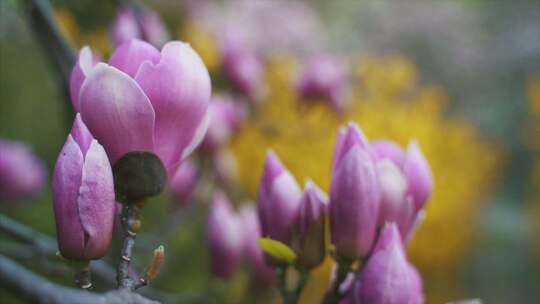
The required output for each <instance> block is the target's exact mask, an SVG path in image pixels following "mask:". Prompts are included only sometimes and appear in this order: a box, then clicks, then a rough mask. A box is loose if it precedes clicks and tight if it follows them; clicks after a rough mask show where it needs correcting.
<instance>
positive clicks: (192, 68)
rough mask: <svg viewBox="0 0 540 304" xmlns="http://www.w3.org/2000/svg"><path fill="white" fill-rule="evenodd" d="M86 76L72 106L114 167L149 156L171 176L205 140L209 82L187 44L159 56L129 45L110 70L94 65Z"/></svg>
mask: <svg viewBox="0 0 540 304" xmlns="http://www.w3.org/2000/svg"><path fill="white" fill-rule="evenodd" d="M81 66H82V65H81ZM75 76H76V74H73V75H72V78H73V77H75ZM84 77H85V78H84V81H83V82H82V86H81V87H80V92H79V94H78V99H77V100H74V104H78V105H79V106H78V109H79V111H80V113H81V117H82V119H83V121H84V123H85V124H86V125H87V126H88V128H89V129H90V131H91V132H92V134H93V135H94V136H95V137H96V139H98V140H99V142H100V143H101V144H102V145H103V146H104V147H105V150H106V151H107V154H108V156H109V159H110V160H111V162H112V163H114V162H116V161H117V160H118V159H119V158H121V157H122V156H123V155H124V154H126V153H127V152H130V151H137V150H138V151H141V150H142V151H150V152H153V153H155V154H156V155H158V156H159V158H160V159H161V161H162V162H163V163H164V165H165V167H166V168H167V169H168V170H169V172H171V171H172V170H173V169H174V168H175V167H176V166H178V165H179V164H180V162H181V161H182V160H184V159H185V158H186V157H188V156H189V155H190V154H191V152H192V151H193V150H194V149H195V148H196V147H197V146H198V145H199V143H200V142H201V140H202V139H203V137H204V134H205V132H206V129H207V126H208V122H209V116H208V115H207V112H208V111H207V108H208V101H209V99H210V78H209V76H208V71H207V70H206V67H205V66H204V64H203V62H202V60H201V58H200V57H199V55H197V53H196V52H195V51H194V50H193V49H192V48H191V47H190V46H189V45H188V44H186V43H183V42H179V41H173V42H169V43H167V44H166V45H165V46H164V47H163V49H162V51H161V53H160V52H159V51H158V50H157V49H155V48H154V47H153V46H152V45H150V44H148V43H146V42H143V41H140V40H130V41H128V42H126V43H124V44H122V45H121V46H120V47H119V48H118V49H117V50H116V51H115V52H114V53H113V55H112V56H111V58H110V60H109V65H108V64H105V63H98V64H97V65H96V66H95V67H94V68H93V69H91V71H90V72H89V73H87V74H85V75H84ZM75 87H76V86H75ZM72 90H73V87H72ZM72 92H73V91H72ZM72 95H75V96H77V94H76V93H75V94H72Z"/></svg>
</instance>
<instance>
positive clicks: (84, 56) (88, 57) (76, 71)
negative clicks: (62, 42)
mask: <svg viewBox="0 0 540 304" xmlns="http://www.w3.org/2000/svg"><path fill="white" fill-rule="evenodd" d="M98 61H99V60H98V58H97V56H94V55H93V54H92V50H91V49H90V47H88V46H85V47H83V48H82V49H81V51H80V52H79V59H78V61H77V62H76V63H75V66H73V70H72V71H71V77H70V79H69V93H70V96H71V103H72V104H73V109H74V110H75V112H79V110H80V102H79V92H80V90H81V86H82V84H83V82H84V80H85V79H86V77H88V74H90V72H91V71H92V68H93V67H94V66H95V65H96V64H97V63H98Z"/></svg>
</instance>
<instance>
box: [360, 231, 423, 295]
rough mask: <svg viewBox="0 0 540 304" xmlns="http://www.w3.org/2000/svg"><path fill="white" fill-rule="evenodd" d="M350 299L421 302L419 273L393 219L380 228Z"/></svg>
mask: <svg viewBox="0 0 540 304" xmlns="http://www.w3.org/2000/svg"><path fill="white" fill-rule="evenodd" d="M353 303H370V304H403V303H408V304H420V303H423V295H422V291H421V280H420V277H419V275H418V272H416V271H415V269H414V268H413V267H412V266H411V265H410V264H409V262H408V261H407V258H406V256H405V252H404V249H403V244H402V242H401V237H400V235H399V232H398V229H397V227H396V225H395V224H394V223H388V224H386V225H385V226H384V228H383V229H382V231H381V235H380V237H379V240H378V241H377V245H376V246H375V249H374V250H373V255H372V256H371V257H370V258H369V260H368V261H367V263H366V265H365V266H364V268H363V269H362V272H361V273H360V274H359V277H358V280H357V282H356V284H355V287H354V290H353Z"/></svg>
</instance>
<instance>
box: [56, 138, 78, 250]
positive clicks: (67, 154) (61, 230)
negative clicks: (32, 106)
mask: <svg viewBox="0 0 540 304" xmlns="http://www.w3.org/2000/svg"><path fill="white" fill-rule="evenodd" d="M82 167H83V154H82V152H81V149H80V148H79V145H77V143H76V142H75V140H74V139H73V137H72V136H71V135H68V138H67V141H66V143H65V144H64V147H63V148H62V151H61V152H60V155H59V156H58V160H57V161H56V166H55V168H54V176H53V193H54V195H53V197H54V216H55V219H56V233H57V235H58V246H59V248H60V252H62V255H63V256H64V257H65V258H68V259H70V258H75V259H80V258H82V256H80V253H81V252H82V249H83V248H84V233H83V229H82V225H81V221H80V219H79V210H78V207H77V204H76V201H77V197H78V195H79V187H80V185H81V176H82V174H81V172H82V170H81V168H82Z"/></svg>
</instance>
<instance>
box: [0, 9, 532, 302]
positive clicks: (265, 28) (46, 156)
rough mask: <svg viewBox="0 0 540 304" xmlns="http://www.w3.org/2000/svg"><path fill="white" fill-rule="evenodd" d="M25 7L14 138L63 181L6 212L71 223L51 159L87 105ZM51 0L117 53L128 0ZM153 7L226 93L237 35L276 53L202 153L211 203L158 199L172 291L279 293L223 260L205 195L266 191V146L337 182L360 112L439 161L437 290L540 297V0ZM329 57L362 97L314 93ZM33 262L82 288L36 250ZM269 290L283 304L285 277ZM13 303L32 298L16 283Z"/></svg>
mask: <svg viewBox="0 0 540 304" xmlns="http://www.w3.org/2000/svg"><path fill="white" fill-rule="evenodd" d="M23 2H24V1H17V0H5V1H2V2H0V137H1V138H2V139H9V140H15V141H21V142H24V143H25V144H27V145H28V146H29V147H31V149H33V151H34V152H35V153H36V155H37V156H38V157H39V158H40V159H42V161H43V163H44V165H45V167H46V169H47V172H48V175H47V180H48V182H46V184H45V186H44V188H43V190H42V191H39V192H38V193H37V194H35V195H33V196H31V197H29V198H23V199H20V200H16V201H15V200H13V199H9V198H7V199H6V198H2V203H1V205H0V211H1V212H2V213H3V214H6V215H8V216H10V217H12V218H14V219H17V220H18V221H20V222H22V223H25V224H27V225H30V226H31V227H33V228H35V229H36V230H39V231H41V232H43V233H46V234H49V235H51V236H54V233H55V229H54V220H53V215H52V195H51V187H50V180H51V172H52V170H53V168H54V162H55V160H56V157H57V154H58V152H59V151H60V149H61V147H62V145H63V143H64V141H65V138H66V136H67V133H68V128H69V127H70V125H71V118H69V119H66V117H70V115H71V111H72V110H71V108H70V107H69V102H68V101H66V100H65V98H64V92H63V91H62V90H61V88H60V87H59V86H58V82H57V76H56V74H55V69H54V68H53V67H52V65H51V63H50V62H49V61H48V59H47V56H46V54H45V52H44V51H43V50H44V49H43V48H42V47H41V46H40V45H39V44H38V43H37V41H36V39H35V35H34V33H33V32H32V30H31V28H30V27H28V22H27V20H26V18H27V15H26V14H25V11H24V5H23ZM120 2H122V1H120ZM51 3H52V5H53V7H54V17H55V19H56V20H57V22H58V24H59V26H60V29H61V32H62V33H63V34H64V35H65V37H66V38H67V40H68V41H69V43H70V44H71V45H72V46H73V47H74V48H75V49H79V48H81V47H82V46H84V45H87V44H88V45H90V46H91V47H92V48H93V49H94V50H97V51H99V52H100V53H101V55H102V57H103V58H104V59H106V58H108V56H109V54H110V53H111V51H112V50H113V49H114V47H113V45H114V44H113V42H112V40H111V35H110V27H111V24H112V23H113V20H114V18H115V16H116V14H117V9H118V8H119V5H120V3H119V2H117V1H104V0H80V1H67V0H66V1H60V0H55V1H51ZM141 3H142V4H144V5H145V6H146V7H148V8H151V9H152V10H155V11H156V12H157V13H158V14H159V15H160V16H161V18H162V20H163V23H164V25H165V27H166V29H167V31H168V35H169V37H170V38H171V39H180V40H184V41H188V42H190V43H191V44H192V46H193V47H194V48H195V49H196V50H197V51H198V52H199V54H200V55H201V56H202V58H203V60H204V61H205V63H206V64H207V66H208V69H209V71H210V74H211V78H212V85H213V91H214V94H217V95H223V94H226V93H228V92H230V91H233V90H232V89H231V87H232V85H231V81H230V80H229V79H227V77H226V75H224V73H223V71H222V69H221V68H220V67H221V65H222V61H223V47H222V44H223V43H222V41H223V36H227V35H231V34H230V33H234V35H233V36H234V37H235V39H236V37H239V38H237V39H239V40H241V41H242V46H243V47H245V48H246V49H247V50H249V51H250V52H252V53H253V54H255V55H256V56H257V58H259V59H260V61H261V63H262V72H261V76H260V80H259V81H258V82H257V83H256V84H255V86H256V89H254V90H253V92H251V93H250V94H251V95H250V96H248V97H249V98H248V99H250V100H252V101H251V102H250V103H249V106H248V108H249V111H248V112H249V115H248V118H247V119H246V120H245V121H244V122H243V123H242V125H241V126H240V127H239V128H238V129H237V130H235V131H234V132H233V134H231V136H230V138H228V139H227V141H226V142H224V143H223V144H222V145H221V146H220V148H219V152H218V153H216V152H215V151H213V152H212V153H210V152H207V151H205V149H199V150H200V151H199V152H198V153H197V155H196V156H195V157H194V161H195V163H196V164H197V166H198V168H199V172H200V173H199V174H200V178H199V180H198V181H199V182H198V185H197V189H196V192H197V193H199V194H198V195H193V197H195V198H199V199H193V202H191V203H189V204H185V203H179V202H178V200H180V199H178V198H177V197H175V196H174V195H173V194H170V193H166V194H164V195H162V196H161V197H159V198H157V199H155V201H156V202H155V203H152V206H151V207H148V208H147V210H146V209H145V213H144V214H143V222H144V224H143V226H144V227H143V233H141V236H140V239H139V241H138V243H137V246H136V249H135V251H136V254H137V255H138V254H140V255H141V256H140V257H138V258H137V260H138V261H140V263H141V265H140V267H143V266H144V261H146V260H147V259H148V257H147V255H148V252H149V251H150V250H151V249H152V248H155V247H156V246H157V245H159V244H161V243H163V244H165V246H166V248H167V252H168V254H167V261H166V263H167V264H166V267H165V270H164V271H163V272H162V273H161V274H160V275H159V277H158V279H157V281H156V282H155V284H153V285H154V286H155V287H156V288H159V289H161V290H164V291H167V292H171V293H172V292H185V293H187V294H192V295H204V296H205V298H206V299H207V300H208V301H209V302H211V303H238V302H245V303H255V302H253V301H254V300H253V299H259V300H260V299H262V298H257V296H258V295H257V294H259V296H260V294H263V291H261V290H257V294H255V295H253V294H250V293H253V290H251V289H250V288H249V286H250V279H249V275H248V272H247V271H244V270H242V271H239V272H238V274H235V276H234V277H233V278H232V279H230V280H228V281H223V280H220V279H217V278H214V277H213V276H212V275H211V274H210V273H209V272H208V253H207V249H206V245H205V243H204V241H203V239H204V238H203V235H204V226H205V222H206V215H207V208H208V199H204V198H205V197H206V198H208V197H209V196H210V194H211V193H212V192H213V191H214V190H215V189H216V188H221V189H224V190H225V191H226V192H227V193H228V195H229V196H230V198H231V201H232V202H233V204H235V205H236V206H239V205H241V204H245V203H246V202H249V201H254V200H256V192H257V186H258V182H259V177H260V174H261V172H262V163H263V159H264V154H265V151H266V149H267V148H272V149H274V151H276V153H277V154H278V155H279V156H280V158H281V159H282V160H283V162H284V163H285V165H286V166H287V167H288V168H289V169H290V170H291V171H292V172H293V174H294V175H295V176H296V178H297V179H298V181H299V182H300V183H303V181H304V180H305V179H306V178H308V177H309V178H311V179H313V180H314V181H315V182H316V183H317V184H318V185H320V186H321V188H322V189H324V190H325V191H327V190H328V184H329V173H330V159H331V153H332V150H333V144H334V141H335V134H336V132H337V129H338V128H339V127H340V126H342V125H344V124H345V123H346V122H347V121H349V120H354V121H356V122H358V123H359V125H360V126H361V127H362V128H363V130H364V131H365V132H366V134H367V135H368V137H369V138H371V139H378V138H390V139H392V140H395V141H397V142H399V143H400V144H402V145H405V144H406V143H407V142H408V141H409V139H412V138H415V139H417V140H418V142H419V144H420V145H421V147H422V150H423V151H424V153H425V154H426V156H427V158H428V160H429V162H430V164H431V166H432V170H433V173H434V177H435V191H434V194H433V196H432V198H431V200H430V202H429V205H428V207H427V217H426V220H425V222H424V223H423V225H422V226H421V227H420V230H419V231H418V232H417V234H416V235H415V237H414V239H413V240H412V243H411V244H410V246H409V249H408V252H409V256H410V259H411V260H412V262H413V263H414V264H415V265H416V266H417V267H418V268H419V270H420V271H421V273H422V275H423V278H424V284H425V287H424V289H425V292H426V296H427V303H446V302H447V301H450V300H455V299H461V298H481V299H483V300H484V302H485V303H538V302H539V301H540V289H539V288H538V286H540V2H539V1H535V0H529V1H526V0H516V1H503V0H500V1H499V0H454V1H450V0H448V1H426V0H407V1H384V0H374V1H367V0H361V1H353V0H339V1H323V0H319V1H281V0H251V1H247V0H239V1H196V0H192V1H167V0H157V1H142V2H141ZM321 53H324V54H331V55H332V56H334V57H335V58H337V60H338V61H339V62H340V64H341V65H342V66H343V68H344V70H345V74H346V80H344V81H345V82H346V83H347V89H346V93H345V95H344V97H343V100H345V101H346V104H347V107H346V108H345V109H339V110H336V109H335V108H333V107H332V106H329V105H328V104H325V103H309V104H306V103H302V102H301V101H300V100H299V99H300V98H299V96H298V94H297V92H296V85H295V79H297V78H298V77H299V76H298V75H299V73H300V71H301V70H302V67H303V65H304V63H305V62H306V60H307V59H308V58H310V57H312V56H314V55H318V54H321ZM244 94H245V95H249V94H247V93H245V92H244ZM0 157H1V156H0ZM201 198H202V199H201ZM186 205H187V206H186ZM171 210H172V211H171ZM0 240H1V241H2V242H3V244H2V245H1V246H0V251H1V252H2V253H3V254H9V252H14V251H13V250H11V251H10V246H12V245H13V246H15V245H14V244H12V243H11V242H10V241H9V239H7V238H6V237H5V236H0ZM19 259H20V262H21V263H23V264H24V265H26V266H28V267H30V268H31V269H32V270H34V271H36V272H38V273H40V274H42V275H45V276H47V277H48V278H50V279H51V280H55V281H58V282H60V283H64V284H67V285H69V284H70V280H69V278H67V277H62V276H60V275H58V273H57V272H55V271H52V270H51V269H52V268H54V267H49V268H48V267H43V263H40V261H39V260H37V259H35V258H34V257H30V258H24V257H19ZM329 269H330V262H329V261H328V262H326V263H324V264H323V265H322V266H321V267H320V269H317V270H316V271H315V273H314V279H313V280H312V281H311V282H310V283H309V286H308V288H307V290H306V292H305V294H304V295H303V301H304V303H314V301H315V300H314V299H316V298H317V297H318V296H320V294H321V292H322V290H324V288H323V287H324V286H327V284H328V283H327V282H328V274H329ZM97 288H98V290H100V288H104V287H102V286H100V285H99V283H98V284H97ZM265 290H266V289H265ZM264 294H265V296H264V299H268V301H269V302H272V301H274V300H273V299H275V291H273V289H272V288H268V290H267V291H265V292H264ZM2 298H4V299H9V301H8V302H6V303H11V302H13V303H18V300H17V299H16V295H13V294H10V293H9V291H8V290H5V289H3V288H2V284H1V282H0V299H2ZM250 299H251V300H250ZM259 300H258V301H259ZM260 302H262V300H260ZM274 302H275V301H274ZM257 303H259V302H257Z"/></svg>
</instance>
